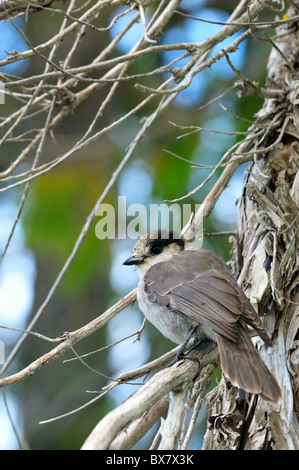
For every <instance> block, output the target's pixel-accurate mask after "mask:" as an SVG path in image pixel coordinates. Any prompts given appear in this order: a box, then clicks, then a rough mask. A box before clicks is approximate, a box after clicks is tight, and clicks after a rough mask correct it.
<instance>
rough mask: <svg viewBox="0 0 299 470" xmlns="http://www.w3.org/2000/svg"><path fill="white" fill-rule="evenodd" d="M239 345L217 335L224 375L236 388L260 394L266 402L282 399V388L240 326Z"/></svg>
mask: <svg viewBox="0 0 299 470" xmlns="http://www.w3.org/2000/svg"><path fill="white" fill-rule="evenodd" d="M238 328H239V330H240V339H239V341H238V342H237V343H234V342H233V341H230V340H228V339H226V338H224V337H223V336H221V335H219V334H216V336H217V342H218V346H219V351H220V357H221V365H222V372H223V374H224V375H225V376H226V377H227V378H228V379H229V381H230V382H231V383H232V384H233V385H235V386H236V387H239V388H242V389H243V390H245V391H246V392H250V393H256V394H259V395H260V396H261V397H262V398H264V400H267V401H271V402H276V401H278V400H279V398H280V397H281V390H280V387H279V385H278V383H277V381H276V379H275V377H274V376H273V375H272V374H271V372H270V371H269V370H268V368H267V367H266V366H265V364H264V362H263V361H262V359H261V357H260V355H259V353H258V352H257V350H256V349H255V347H254V345H253V343H252V341H251V339H250V337H249V335H248V333H247V332H246V331H245V329H244V328H243V327H242V326H241V325H238Z"/></svg>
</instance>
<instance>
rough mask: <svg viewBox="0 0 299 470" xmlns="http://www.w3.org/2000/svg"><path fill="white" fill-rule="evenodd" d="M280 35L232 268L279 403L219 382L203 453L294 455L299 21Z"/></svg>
mask: <svg viewBox="0 0 299 470" xmlns="http://www.w3.org/2000/svg"><path fill="white" fill-rule="evenodd" d="M297 14H298V13H297ZM277 35H278V37H277V38H276V39H275V46H273V48H272V52H271V54H270V57H269V61H268V79H267V85H268V86H269V87H271V88H272V89H275V88H277V89H280V90H283V91H284V98H283V99H278V98H272V99H267V100H265V104H264V106H263V108H262V109H261V110H260V112H259V113H258V115H257V119H256V122H255V124H254V125H253V126H252V127H251V128H250V136H248V138H251V139H252V138H253V137H255V139H254V142H255V144H254V145H253V146H252V149H251V152H252V153H253V155H254V163H252V165H251V167H250V168H249V171H248V175H247V177H246V181H245V185H244V190H243V195H242V198H241V199H240V201H239V220H238V238H237V241H236V243H235V246H234V256H233V260H232V269H233V271H234V273H235V274H236V276H237V277H238V279H239V284H240V285H241V286H242V288H243V289H244V291H245V293H246V295H247V296H248V297H249V298H250V300H251V302H252V304H253V305H254V306H255V307H256V308H257V309H258V311H259V313H260V315H262V316H264V320H265V325H266V327H267V329H268V332H269V334H270V336H271V338H272V341H273V348H267V347H266V346H265V345H263V344H262V341H261V340H260V339H256V346H257V348H258V349H259V351H260V354H261V356H262V358H263V360H264V361H265V363H266V365H267V366H268V368H269V369H270V370H271V371H272V372H273V374H274V375H275V377H276V378H277V380H278V382H279V384H280V386H281V389H282V399H281V400H280V401H279V402H278V403H277V404H270V403H266V402H265V401H264V400H262V399H260V398H257V397H255V396H249V395H247V394H246V395H245V396H244V397H238V395H237V392H236V389H235V388H233V387H231V386H230V384H226V383H225V381H224V379H223V380H222V381H221V383H220V384H219V386H218V387H217V388H216V389H214V390H213V391H212V392H211V393H210V395H209V403H210V410H209V418H208V430H207V432H206V435H205V439H204V446H203V448H204V449H250V450H261V449H276V450H282V449H284V450H286V449H299V423H298V418H299V416H298V410H299V367H298V363H299V354H298V345H299V341H298V340H299V336H298V332H299V288H298V284H299V250H298V247H299V176H298V175H299V173H298V168H299V140H298V137H299V107H298V104H299V76H298V71H299V41H298V23H295V24H292V23H289V24H288V25H284V26H281V27H279V28H278V30H277ZM272 45H273V43H272ZM261 130H263V132H262V136H261Z"/></svg>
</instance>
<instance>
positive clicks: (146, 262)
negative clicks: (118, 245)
mask: <svg viewBox="0 0 299 470" xmlns="http://www.w3.org/2000/svg"><path fill="white" fill-rule="evenodd" d="M184 248H185V241H184V239H183V238H182V236H181V235H180V234H179V233H178V232H172V231H168V230H154V231H152V232H149V233H146V234H145V235H142V237H140V238H139V240H138V241H137V242H136V244H135V246H134V248H133V253H132V256H130V258H128V259H127V260H126V261H124V262H123V264H124V265H126V266H131V265H136V267H137V271H138V274H139V276H140V277H141V276H143V275H144V274H145V273H146V271H147V270H148V269H149V268H150V267H151V266H153V265H154V264H157V263H161V262H162V261H167V260H169V259H171V258H172V257H173V256H174V255H176V254H178V253H180V252H181V251H182V250H183V249H184Z"/></svg>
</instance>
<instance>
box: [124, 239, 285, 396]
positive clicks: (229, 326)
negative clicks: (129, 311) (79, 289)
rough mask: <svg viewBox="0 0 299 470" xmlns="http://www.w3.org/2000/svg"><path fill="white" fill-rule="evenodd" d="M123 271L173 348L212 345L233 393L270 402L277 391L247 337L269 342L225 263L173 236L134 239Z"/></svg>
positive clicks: (274, 381)
mask: <svg viewBox="0 0 299 470" xmlns="http://www.w3.org/2000/svg"><path fill="white" fill-rule="evenodd" d="M123 264H124V265H136V267H137V272H138V275H139V277H140V280H139V284H138V288H137V300H138V304H139V307H140V309H141V311H142V312H143V314H144V315H145V317H146V318H147V319H148V320H149V321H150V322H151V323H152V324H153V325H154V326H155V327H156V328H158V330H160V332H161V333H162V334H163V335H164V336H166V337H167V338H169V339H170V340H171V341H173V342H174V343H176V344H182V343H183V345H185V344H186V342H187V340H189V339H190V338H196V339H197V340H201V339H209V340H212V341H216V342H217V343H218V348H219V352H220V358H221V366H222V372H223V374H224V375H225V376H226V377H227V378H228V379H229V381H230V382H231V383H232V384H233V385H234V386H236V387H239V388H241V389H243V390H245V391H247V392H250V393H256V394H259V395H260V396H261V397H262V398H264V399H265V400H267V401H273V402H276V401H277V400H278V399H279V398H280V396H281V390H280V387H279V385H278V383H277V381H276V379H275V378H274V377H273V375H272V374H271V372H270V371H269V370H268V368H267V367H266V366H265V364H264V362H263V361H262V359H261V357H260V355H259V353H258V352H257V350H256V349H255V347H254V345H253V343H252V341H251V339H250V335H249V330H248V327H247V325H248V326H249V327H251V328H253V329H254V330H255V332H256V333H257V334H258V335H259V336H260V337H261V338H262V340H263V341H264V343H265V344H266V345H267V346H272V343H271V340H270V338H269V336H268V334H267V332H266V330H265V328H264V326H263V324H262V321H261V319H260V317H259V315H258V314H257V313H256V311H255V310H254V308H253V307H252V305H251V303H250V302H249V299H248V298H247V297H246V295H245V294H244V292H243V291H242V290H241V288H240V287H239V285H238V283H237V282H236V280H235V279H234V277H233V276H232V274H231V272H230V270H229V268H228V267H227V265H226V263H225V262H224V261H223V260H222V259H221V258H219V256H217V255H216V254H215V253H213V252H211V251H208V250H204V249H200V250H198V249H193V248H192V245H190V244H189V243H187V242H186V241H185V240H184V239H183V237H182V236H181V235H180V234H178V233H176V232H168V231H164V230H157V231H154V232H150V233H147V234H145V235H143V236H142V237H140V239H139V240H138V241H137V243H136V244H135V246H134V248H133V253H132V256H131V257H130V258H128V259H127V260H126V261H125V262H124V263H123Z"/></svg>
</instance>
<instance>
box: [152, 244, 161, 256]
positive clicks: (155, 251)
mask: <svg viewBox="0 0 299 470" xmlns="http://www.w3.org/2000/svg"><path fill="white" fill-rule="evenodd" d="M161 251H162V246H160V245H154V246H152V248H151V252H152V253H153V255H158V254H159V253H161Z"/></svg>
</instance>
